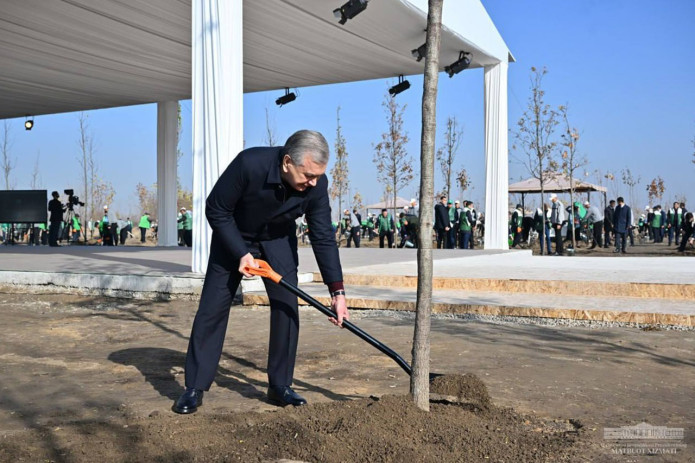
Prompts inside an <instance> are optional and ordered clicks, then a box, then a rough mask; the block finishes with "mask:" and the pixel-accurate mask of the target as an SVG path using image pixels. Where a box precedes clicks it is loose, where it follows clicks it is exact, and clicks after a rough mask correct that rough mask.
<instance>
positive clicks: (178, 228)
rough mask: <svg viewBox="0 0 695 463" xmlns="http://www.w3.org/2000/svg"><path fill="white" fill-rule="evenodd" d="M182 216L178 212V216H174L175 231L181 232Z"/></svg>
mask: <svg viewBox="0 0 695 463" xmlns="http://www.w3.org/2000/svg"><path fill="white" fill-rule="evenodd" d="M183 220H184V219H183V214H182V213H180V212H179V215H177V216H176V229H177V230H183Z"/></svg>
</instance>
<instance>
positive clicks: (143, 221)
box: [138, 212, 151, 243]
mask: <svg viewBox="0 0 695 463" xmlns="http://www.w3.org/2000/svg"><path fill="white" fill-rule="evenodd" d="M150 226H151V223H150V213H149V212H145V214H144V215H143V216H142V217H140V223H139V224H138V227H139V228H140V242H141V243H145V236H146V235H147V230H148V229H149V228H150Z"/></svg>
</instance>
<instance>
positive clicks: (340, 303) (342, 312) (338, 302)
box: [328, 294, 350, 328]
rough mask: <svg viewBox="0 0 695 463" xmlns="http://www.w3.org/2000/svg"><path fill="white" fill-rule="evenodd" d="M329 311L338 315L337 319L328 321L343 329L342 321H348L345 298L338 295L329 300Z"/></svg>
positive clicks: (348, 315)
mask: <svg viewBox="0 0 695 463" xmlns="http://www.w3.org/2000/svg"><path fill="white" fill-rule="evenodd" d="M331 310H332V311H333V312H335V313H336V315H338V319H337V320H336V319H335V318H329V319H328V320H329V321H330V322H331V323H333V324H334V325H335V326H339V327H341V328H342V327H343V320H350V314H349V313H348V308H347V301H346V300H345V296H344V295H342V294H339V295H337V296H334V297H332V298H331Z"/></svg>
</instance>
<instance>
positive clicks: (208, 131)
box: [191, 0, 244, 273]
mask: <svg viewBox="0 0 695 463" xmlns="http://www.w3.org/2000/svg"><path fill="white" fill-rule="evenodd" d="M192 8H193V12H192V13H193V14H192V18H193V25H192V27H191V30H192V51H193V59H192V64H193V69H192V84H193V88H192V92H191V94H192V97H193V105H192V108H193V109H192V111H193V262H192V270H193V271H194V272H197V273H205V270H206V268H207V262H208V254H209V252H210V238H211V235H212V231H211V230H210V227H209V226H208V223H207V220H206V219H205V199H206V198H207V196H208V194H210V191H211V190H212V187H213V186H214V185H215V182H216V181H217V179H218V178H219V176H220V175H221V174H222V172H223V171H224V169H226V168H227V165H228V164H229V163H230V162H231V161H232V159H233V158H234V157H235V156H236V154H237V153H238V152H239V151H241V149H242V147H243V137H244V133H243V117H244V114H243V90H244V89H243V37H242V31H243V21H242V11H243V7H242V1H241V0H193V1H192Z"/></svg>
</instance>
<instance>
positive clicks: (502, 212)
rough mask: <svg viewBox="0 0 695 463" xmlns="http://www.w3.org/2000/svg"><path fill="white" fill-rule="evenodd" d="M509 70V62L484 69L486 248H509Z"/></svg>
mask: <svg viewBox="0 0 695 463" xmlns="http://www.w3.org/2000/svg"><path fill="white" fill-rule="evenodd" d="M507 68H508V63H507V62H506V61H502V62H500V63H497V64H495V65H492V66H485V171H486V173H485V249H509V243H508V241H507V215H508V214H507V209H508V207H507V205H508V201H509V198H508V195H509V193H508V192H509V164H508V158H509V153H508V146H507Z"/></svg>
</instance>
